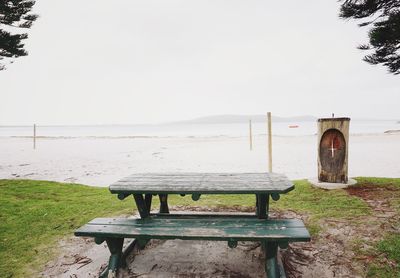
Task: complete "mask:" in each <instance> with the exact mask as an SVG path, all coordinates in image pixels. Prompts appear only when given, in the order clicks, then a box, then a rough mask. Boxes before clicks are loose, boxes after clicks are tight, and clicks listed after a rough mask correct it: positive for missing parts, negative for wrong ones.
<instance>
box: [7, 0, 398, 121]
mask: <svg viewBox="0 0 400 278" xmlns="http://www.w3.org/2000/svg"><path fill="white" fill-rule="evenodd" d="M338 10H339V3H338V2H337V1H336V0H324V1H321V0H303V1H300V0H290V1H272V0H262V1H261V0H260V1H258V0H241V1H237V0H226V1H222V0H210V1H209V0H160V1H153V0H141V1H137V0H116V1H104V0H85V1H82V0H79V1H78V0H38V1H37V4H36V6H35V10H34V11H35V12H36V13H38V14H39V15H40V18H39V19H38V21H37V22H36V23H35V25H34V26H33V27H32V29H31V30H30V31H29V33H30V37H29V39H28V40H27V41H26V48H27V50H28V51H29V56H27V57H23V58H20V59H17V60H16V61H15V62H14V63H13V64H12V65H9V66H8V68H7V69H6V70H5V71H0V96H1V101H0V124H1V125H17V124H31V123H34V122H35V123H38V124H118V123H120V124H127V123H157V122H165V121H174V120H181V119H191V118H195V117H199V116H205V115H213V114H262V113H266V112H267V111H272V113H273V114H274V115H276V116H294V115H304V114H308V115H315V116H329V115H330V114H331V113H332V112H335V113H336V115H341V116H350V117H368V118H381V119H399V120H400V76H394V75H391V74H388V73H387V71H386V68H383V67H381V66H371V65H369V64H367V63H365V62H363V61H362V60H361V59H362V57H363V54H364V53H363V52H362V51H360V50H357V49H356V47H357V45H359V44H361V43H365V42H366V32H367V29H360V28H358V27H357V25H356V23H355V22H352V21H344V20H341V19H339V18H338Z"/></svg>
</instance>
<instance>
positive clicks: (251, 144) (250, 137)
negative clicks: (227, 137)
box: [249, 119, 253, 151]
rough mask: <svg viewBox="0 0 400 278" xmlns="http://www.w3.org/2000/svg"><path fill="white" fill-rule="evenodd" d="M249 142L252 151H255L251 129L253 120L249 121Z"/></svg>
mask: <svg viewBox="0 0 400 278" xmlns="http://www.w3.org/2000/svg"><path fill="white" fill-rule="evenodd" d="M249 140H250V151H251V150H253V132H252V129H251V119H250V120H249Z"/></svg>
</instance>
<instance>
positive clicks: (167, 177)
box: [75, 173, 310, 277]
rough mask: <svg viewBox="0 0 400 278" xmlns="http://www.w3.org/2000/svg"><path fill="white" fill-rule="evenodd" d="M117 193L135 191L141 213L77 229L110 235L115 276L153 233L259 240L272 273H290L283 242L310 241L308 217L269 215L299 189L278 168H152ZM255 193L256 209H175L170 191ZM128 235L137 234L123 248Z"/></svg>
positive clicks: (98, 237)
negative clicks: (281, 254) (272, 205)
mask: <svg viewBox="0 0 400 278" xmlns="http://www.w3.org/2000/svg"><path fill="white" fill-rule="evenodd" d="M109 189H110V191H111V193H113V194H117V196H118V198H119V199H121V200H123V199H125V198H127V197H128V196H130V195H133V197H134V200H135V202H136V206H137V209H138V211H139V214H140V217H141V218H140V219H127V218H97V219H94V220H92V221H90V222H89V223H88V224H86V225H84V226H83V227H81V228H80V229H78V230H77V231H76V232H75V235H76V236H90V237H94V238H95V241H96V243H98V244H101V243H102V242H104V241H106V242H107V245H108V247H109V249H110V252H111V256H110V260H109V264H108V268H107V269H106V271H105V272H104V273H103V276H104V277H114V276H115V275H116V273H117V271H118V268H119V267H120V266H122V265H124V257H125V254H126V253H127V252H128V251H129V250H130V249H131V247H132V246H133V245H134V244H138V245H139V246H140V247H144V246H145V244H146V243H147V242H148V241H149V240H150V239H182V240H219V241H227V242H228V246H229V247H231V248H234V247H236V245H237V242H238V241H259V242H261V244H262V246H263V249H264V250H265V252H266V263H265V268H266V273H267V277H285V273H284V270H283V268H282V267H280V266H279V265H278V262H277V252H278V247H280V248H286V247H287V245H288V243H289V242H294V241H309V240H310V235H309V233H308V231H307V229H306V228H305V226H304V224H303V222H302V221H301V220H297V219H269V217H268V212H269V201H270V199H272V200H275V201H277V200H279V198H280V194H285V193H287V192H289V191H291V190H293V189H294V185H293V184H292V182H291V181H289V180H288V179H287V178H286V177H285V176H284V175H280V174H274V173H146V174H134V175H131V176H129V177H126V178H124V179H121V180H120V181H118V182H116V183H114V184H112V185H110V187H109ZM170 194H179V195H182V196H183V195H191V197H192V199H193V200H194V201H196V200H199V198H200V197H201V195H203V194H254V195H255V207H256V209H255V211H256V212H255V213H254V214H228V215H222V214H215V213H214V214H213V213H208V214H172V213H170V212H169V207H168V195H170ZM157 195H158V197H159V199H160V208H159V211H158V212H156V213H154V212H151V203H152V198H153V196H157ZM124 238H135V239H136V240H135V241H134V243H133V244H132V245H131V246H130V247H128V248H127V249H128V250H127V252H125V253H123V252H122V246H123V242H124Z"/></svg>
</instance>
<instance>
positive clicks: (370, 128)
mask: <svg viewBox="0 0 400 278" xmlns="http://www.w3.org/2000/svg"><path fill="white" fill-rule="evenodd" d="M291 126H297V127H296V128H293V127H291ZM387 130H400V124H399V123H397V122H396V121H388V120H374V121H367V120H352V121H351V122H350V134H353V135H362V134H382V133H384V132H385V131H387ZM252 132H253V135H254V136H257V135H265V134H266V133H267V125H266V123H259V122H256V123H253V124H252ZM272 133H273V135H274V136H307V135H314V134H316V133H317V123H316V122H310V121H308V122H276V123H272ZM32 135H33V126H0V137H14V136H15V137H30V136H32ZM36 135H37V136H43V137H54V138H63V137H64V138H65V137H66V138H70V137H72V138H74V137H110V138H113V137H115V138H121V137H132V138H135V137H216V136H227V137H242V136H248V135H249V123H248V122H243V123H230V124H199V123H195V124H160V125H91V126H41V125H37V127H36Z"/></svg>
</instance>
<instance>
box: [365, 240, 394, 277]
mask: <svg viewBox="0 0 400 278" xmlns="http://www.w3.org/2000/svg"><path fill="white" fill-rule="evenodd" d="M375 253H376V254H377V255H380V257H381V259H380V260H382V259H383V262H379V260H377V262H376V263H374V264H372V265H371V266H370V267H369V268H368V273H367V275H368V277H382V278H383V277H385V278H386V277H400V234H388V235H386V236H385V238H384V239H383V240H381V241H380V242H378V244H377V245H376V250H375ZM382 257H383V258H382ZM387 259H389V260H390V261H392V262H393V263H394V264H395V265H394V266H391V265H388V264H387V261H386V260H387Z"/></svg>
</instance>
